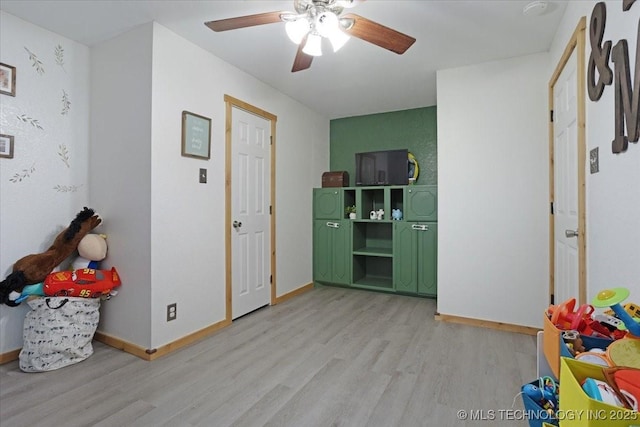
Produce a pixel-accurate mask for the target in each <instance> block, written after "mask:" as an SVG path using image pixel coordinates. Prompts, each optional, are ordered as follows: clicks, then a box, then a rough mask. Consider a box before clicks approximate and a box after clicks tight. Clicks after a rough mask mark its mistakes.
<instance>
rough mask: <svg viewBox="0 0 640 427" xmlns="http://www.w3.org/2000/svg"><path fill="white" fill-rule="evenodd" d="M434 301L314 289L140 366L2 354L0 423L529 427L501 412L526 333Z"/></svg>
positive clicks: (523, 368)
mask: <svg viewBox="0 0 640 427" xmlns="http://www.w3.org/2000/svg"><path fill="white" fill-rule="evenodd" d="M435 308H436V304H435V301H434V300H430V299H422V298H413V297H405V296H396V295H386V294H380V293H371V292H366V291H356V290H348V289H340V288H329V287H320V288H316V289H314V290H313V291H311V292H308V293H305V294H303V295H301V296H298V297H295V298H293V299H291V300H288V301H287V302H285V303H282V304H279V305H277V306H273V307H266V308H263V309H261V310H259V311H256V312H254V313H252V314H250V315H248V316H245V317H243V318H241V319H238V320H236V321H235V322H234V323H233V324H232V325H231V326H230V327H228V328H225V329H223V330H222V331H220V332H219V333H217V334H216V335H213V336H211V337H210V338H208V339H206V340H203V341H201V342H199V343H197V344H195V345H192V346H190V347H188V348H185V349H182V350H179V351H177V352H175V353H173V354H170V355H168V356H166V357H163V358H160V359H157V360H155V361H153V362H145V361H143V360H141V359H138V358H136V357H134V356H131V355H129V354H127V353H124V352H121V351H119V350H115V349H113V348H111V347H107V346H105V345H103V344H100V343H97V342H96V343H94V348H95V354H94V355H93V356H91V357H90V358H89V359H87V360H85V361H84V362H81V363H79V364H76V365H72V366H69V367H66V368H63V369H60V370H58V371H52V372H45V373H34V374H27V373H23V372H21V371H20V369H19V367H18V362H17V361H15V362H11V363H8V364H5V365H3V366H0V426H2V427H12V426H29V427H35V426H56V427H57V426H65V427H66V426H117V427H121V426H172V427H173V426H216V427H218V426H231V425H233V426H242V427H244V426H292V427H307V426H323V427H324V426H384V427H391V426H434V427H436V426H437V427H447V426H485V427H494V426H504V427H507V426H509V427H514V426H523V427H524V426H528V423H527V422H526V421H517V420H513V419H509V418H517V417H518V416H519V415H521V414H519V413H518V412H515V411H516V410H518V411H519V410H521V409H522V399H521V398H520V396H518V397H517V398H516V399H515V406H513V404H514V397H516V395H517V394H518V392H519V390H520V386H521V385H522V384H524V383H526V382H529V381H532V380H534V379H535V338H534V337H532V336H526V335H519V334H514V333H509V332H501V331H495V330H490V329H480V328H474V327H470V326H463V325H457V324H450V323H443V322H437V321H435V320H434V313H435ZM459 410H467V411H471V410H478V411H484V412H483V413H480V412H478V414H480V415H486V417H491V415H490V414H491V413H490V411H494V414H495V418H496V419H495V420H492V421H489V420H485V421H463V420H460V419H458V417H457V415H456V414H457V412H458V411H459ZM501 411H504V412H501ZM507 411H514V412H507ZM501 413H504V414H505V415H504V416H501ZM501 418H504V419H502V420H501Z"/></svg>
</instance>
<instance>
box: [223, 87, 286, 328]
mask: <svg viewBox="0 0 640 427" xmlns="http://www.w3.org/2000/svg"><path fill="white" fill-rule="evenodd" d="M225 105H226V118H225V123H226V125H225V126H226V128H225V140H226V147H225V151H226V159H225V226H226V230H225V240H226V242H225V252H226V266H225V268H226V319H227V320H232V319H236V318H238V317H240V316H243V315H245V314H247V313H249V312H252V311H254V310H256V309H258V308H260V307H263V306H265V305H268V304H273V303H274V298H275V285H276V282H275V167H274V165H275V143H274V142H275V123H276V116H274V115H272V114H270V113H267V112H266V111H264V110H261V109H259V108H257V107H254V106H252V105H250V104H247V103H245V102H242V101H240V100H238V99H235V98H233V97H230V96H228V95H225Z"/></svg>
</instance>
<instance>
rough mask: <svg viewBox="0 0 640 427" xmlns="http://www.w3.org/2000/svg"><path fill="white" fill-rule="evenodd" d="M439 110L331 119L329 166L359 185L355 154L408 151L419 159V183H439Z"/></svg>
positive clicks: (422, 109) (417, 110) (417, 109)
mask: <svg viewBox="0 0 640 427" xmlns="http://www.w3.org/2000/svg"><path fill="white" fill-rule="evenodd" d="M436 118H437V116H436V107H435V106H433V107H424V108H414V109H411V110H402V111H393V112H390V113H380V114H370V115H367V116H357V117H347V118H343V119H335V120H331V123H330V129H331V131H330V132H331V133H330V135H331V140H330V146H329V149H330V152H329V167H330V170H332V171H347V172H349V183H350V184H351V185H354V184H355V180H356V172H355V163H356V160H355V153H360V152H365V151H380V150H393V149H403V148H407V149H408V150H409V151H410V152H412V153H413V155H414V156H416V159H417V160H418V165H419V166H420V175H419V176H418V180H417V182H416V184H429V185H436V184H437V183H438V151H437V149H438V137H437V135H438V133H437V129H436V127H437V120H436Z"/></svg>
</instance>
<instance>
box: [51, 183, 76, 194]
mask: <svg viewBox="0 0 640 427" xmlns="http://www.w3.org/2000/svg"><path fill="white" fill-rule="evenodd" d="M80 187H82V185H59V184H58V185H56V186H55V187H53V189H54V190H56V191H57V192H58V193H75V192H76V191H78V190H79V189H80Z"/></svg>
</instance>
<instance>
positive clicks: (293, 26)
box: [285, 18, 311, 44]
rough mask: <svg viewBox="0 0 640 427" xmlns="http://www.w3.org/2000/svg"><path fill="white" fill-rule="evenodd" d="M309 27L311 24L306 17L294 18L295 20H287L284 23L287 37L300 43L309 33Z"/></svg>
mask: <svg viewBox="0 0 640 427" xmlns="http://www.w3.org/2000/svg"><path fill="white" fill-rule="evenodd" d="M310 29H311V24H310V23H309V21H308V20H307V18H300V19H296V20H295V21H288V22H287V23H286V24H285V31H286V32H287V36H289V39H290V40H291V41H292V42H294V43H295V44H300V43H301V42H302V39H304V36H306V35H307V33H309V30H310Z"/></svg>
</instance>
